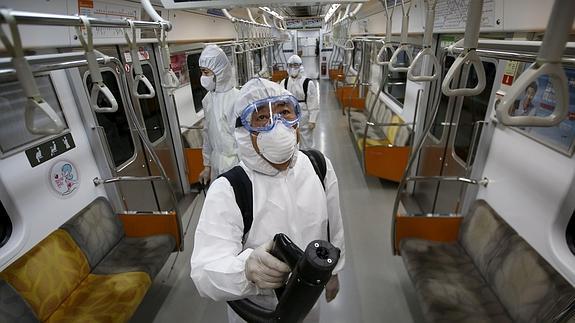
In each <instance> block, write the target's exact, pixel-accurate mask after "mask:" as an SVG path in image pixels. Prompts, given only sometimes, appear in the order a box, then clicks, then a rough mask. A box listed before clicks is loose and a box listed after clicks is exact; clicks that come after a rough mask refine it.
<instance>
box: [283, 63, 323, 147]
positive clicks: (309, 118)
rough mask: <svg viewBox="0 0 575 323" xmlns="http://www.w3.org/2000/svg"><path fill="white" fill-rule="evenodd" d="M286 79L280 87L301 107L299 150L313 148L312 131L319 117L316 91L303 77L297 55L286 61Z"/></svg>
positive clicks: (308, 80)
mask: <svg viewBox="0 0 575 323" xmlns="http://www.w3.org/2000/svg"><path fill="white" fill-rule="evenodd" d="M288 74H289V75H288V77H287V78H286V79H284V80H282V81H281V83H280V85H281V86H282V87H283V88H284V89H286V90H288V91H289V92H290V93H291V94H292V95H293V96H295V97H296V98H297V99H298V101H299V104H300V106H301V113H302V115H301V119H300V125H299V134H300V144H299V145H300V148H301V149H311V148H313V147H314V142H313V130H314V129H315V127H316V124H317V119H318V116H319V94H318V89H317V86H316V84H315V82H313V81H312V80H311V79H309V78H306V77H305V72H304V69H303V65H302V60H301V58H300V57H299V56H297V55H292V56H291V57H290V58H289V59H288Z"/></svg>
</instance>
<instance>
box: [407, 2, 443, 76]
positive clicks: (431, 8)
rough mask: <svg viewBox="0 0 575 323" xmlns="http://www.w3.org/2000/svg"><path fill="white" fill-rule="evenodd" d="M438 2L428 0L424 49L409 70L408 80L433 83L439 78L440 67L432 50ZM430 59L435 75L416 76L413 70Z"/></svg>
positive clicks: (426, 3)
mask: <svg viewBox="0 0 575 323" xmlns="http://www.w3.org/2000/svg"><path fill="white" fill-rule="evenodd" d="M436 4H437V0H426V1H425V5H426V7H427V17H426V19H425V34H424V35H423V49H422V50H421V51H420V52H419V53H418V54H417V55H416V56H415V59H414V60H413V61H412V62H411V65H410V66H409V69H408V70H407V78H408V79H409V80H410V81H414V82H431V81H435V80H437V79H438V78H439V71H440V65H439V61H438V60H437V57H436V56H435V54H434V53H433V51H432V50H431V43H432V40H433V24H434V22H435V5H436ZM426 56H427V57H429V59H430V60H431V63H432V64H433V73H432V74H431V75H414V74H413V70H414V68H415V66H417V65H418V64H419V62H420V61H422V60H423V58H424V57H426Z"/></svg>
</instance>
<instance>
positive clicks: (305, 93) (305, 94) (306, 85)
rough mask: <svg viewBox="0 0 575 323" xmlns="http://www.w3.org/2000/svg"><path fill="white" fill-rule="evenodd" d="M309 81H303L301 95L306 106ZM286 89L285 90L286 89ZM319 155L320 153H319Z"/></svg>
mask: <svg viewBox="0 0 575 323" xmlns="http://www.w3.org/2000/svg"><path fill="white" fill-rule="evenodd" d="M309 81H311V79H308V78H306V79H305V80H304V81H303V93H304V94H303V95H304V98H303V101H304V102H305V103H306V104H307V87H308V85H309ZM286 89H287V88H286ZM320 154H321V153H320Z"/></svg>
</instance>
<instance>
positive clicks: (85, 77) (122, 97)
mask: <svg viewBox="0 0 575 323" xmlns="http://www.w3.org/2000/svg"><path fill="white" fill-rule="evenodd" d="M100 72H101V73H102V74H103V73H104V72H111V73H112V74H113V75H114V78H115V79H116V83H117V85H118V89H119V92H120V98H119V99H120V100H121V103H122V107H123V112H124V116H125V117H126V121H127V124H128V127H129V133H130V139H131V142H132V146H133V147H134V148H133V149H134V152H133V153H132V156H131V157H130V158H128V159H127V160H125V161H124V162H122V163H121V164H119V165H116V162H115V161H114V155H113V153H112V149H111V147H110V143H109V141H108V137H107V136H104V138H102V139H104V140H103V141H105V142H106V150H107V151H108V154H109V156H106V158H111V160H110V166H111V165H114V167H115V170H116V171H117V172H120V171H122V170H123V169H124V168H126V167H127V166H128V165H130V164H131V163H133V162H134V161H135V160H136V158H137V157H138V146H137V145H136V140H135V138H134V132H133V129H132V128H130V119H129V118H128V116H127V114H126V113H127V112H126V97H125V93H124V91H126V90H127V89H126V88H125V87H122V84H121V82H120V78H119V77H118V73H117V72H116V71H115V70H114V69H113V68H111V67H109V66H103V67H100ZM89 75H90V71H89V70H86V71H85V72H84V75H83V77H82V87H83V88H84V91H85V92H86V96H87V99H88V101H89V100H90V91H89V90H88V87H87V84H86V81H87V80H88V76H89ZM116 101H118V98H116ZM90 111H91V112H92V115H93V116H94V121H95V122H96V123H97V124H98V125H97V127H101V128H104V127H103V126H101V125H100V122H99V121H98V114H97V113H96V111H94V109H92V107H90ZM115 113H117V112H115Z"/></svg>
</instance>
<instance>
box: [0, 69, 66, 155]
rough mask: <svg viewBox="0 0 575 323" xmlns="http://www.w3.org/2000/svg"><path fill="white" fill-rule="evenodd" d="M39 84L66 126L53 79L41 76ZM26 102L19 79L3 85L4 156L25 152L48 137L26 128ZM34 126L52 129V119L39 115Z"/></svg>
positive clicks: (0, 128) (0, 131) (0, 133)
mask: <svg viewBox="0 0 575 323" xmlns="http://www.w3.org/2000/svg"><path fill="white" fill-rule="evenodd" d="M36 84H37V85H38V90H39V91H40V95H41V96H42V98H43V99H44V100H46V102H48V103H49V104H50V106H51V107H52V108H53V109H54V111H56V113H57V114H58V116H59V117H60V118H61V119H62V120H63V121H64V123H65V122H66V119H65V118H64V113H63V112H62V107H61V106H60V102H59V101H58V97H57V95H56V90H55V89H54V84H53V83H52V80H51V79H50V76H49V75H41V76H37V77H36ZM26 100H27V99H26V95H24V92H23V91H22V86H21V85H20V82H18V81H17V80H16V79H14V80H12V81H8V82H2V83H0V111H2V113H0V152H1V153H0V155H3V154H7V153H12V152H16V151H21V150H22V149H25V148H26V147H27V146H30V145H31V144H33V143H35V142H38V141H39V140H42V139H43V138H45V137H47V135H35V134H32V133H31V132H30V131H28V129H27V128H26V123H25V117H24V116H25V111H26ZM34 124H36V125H37V126H38V127H44V126H49V120H48V117H46V115H45V114H43V113H38V112H36V113H35V114H34ZM66 127H67V126H66Z"/></svg>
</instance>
